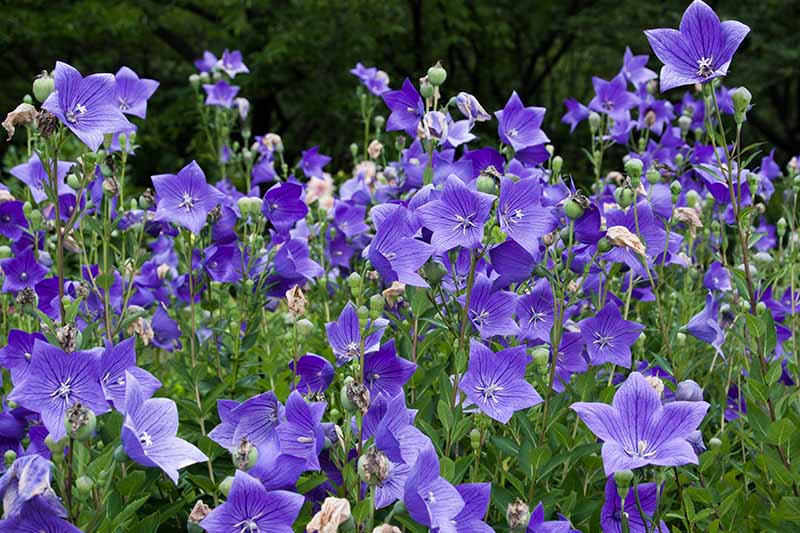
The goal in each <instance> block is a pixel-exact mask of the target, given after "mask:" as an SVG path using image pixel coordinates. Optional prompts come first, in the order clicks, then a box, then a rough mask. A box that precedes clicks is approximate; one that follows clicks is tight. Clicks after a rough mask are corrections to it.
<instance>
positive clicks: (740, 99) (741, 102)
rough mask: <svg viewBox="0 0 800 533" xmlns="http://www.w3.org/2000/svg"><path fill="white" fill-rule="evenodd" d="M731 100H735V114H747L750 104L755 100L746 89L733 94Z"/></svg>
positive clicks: (735, 91)
mask: <svg viewBox="0 0 800 533" xmlns="http://www.w3.org/2000/svg"><path fill="white" fill-rule="evenodd" d="M731 100H733V110H734V112H735V113H747V110H748V108H749V107H750V102H751V101H752V100H753V95H752V94H750V91H748V90H747V89H746V88H745V87H739V88H738V89H736V90H734V91H733V92H731Z"/></svg>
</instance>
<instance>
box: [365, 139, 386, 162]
mask: <svg viewBox="0 0 800 533" xmlns="http://www.w3.org/2000/svg"><path fill="white" fill-rule="evenodd" d="M381 152H383V145H382V144H381V143H380V142H379V141H378V140H377V139H372V142H370V143H369V146H368V147H367V154H368V155H369V157H370V159H378V158H379V157H380V156H381Z"/></svg>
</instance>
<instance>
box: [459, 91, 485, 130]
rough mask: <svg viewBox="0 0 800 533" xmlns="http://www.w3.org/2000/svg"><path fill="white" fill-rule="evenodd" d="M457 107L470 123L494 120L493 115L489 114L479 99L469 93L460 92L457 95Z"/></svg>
mask: <svg viewBox="0 0 800 533" xmlns="http://www.w3.org/2000/svg"><path fill="white" fill-rule="evenodd" d="M456 107H458V110H459V111H461V113H462V114H463V115H464V116H465V117H466V118H467V120H469V122H470V123H474V122H486V121H487V120H492V115H490V114H489V113H487V112H486V110H485V109H484V108H483V106H482V105H481V104H480V102H478V99H477V98H475V97H474V96H472V95H471V94H469V93H465V92H460V93H458V94H457V95H456Z"/></svg>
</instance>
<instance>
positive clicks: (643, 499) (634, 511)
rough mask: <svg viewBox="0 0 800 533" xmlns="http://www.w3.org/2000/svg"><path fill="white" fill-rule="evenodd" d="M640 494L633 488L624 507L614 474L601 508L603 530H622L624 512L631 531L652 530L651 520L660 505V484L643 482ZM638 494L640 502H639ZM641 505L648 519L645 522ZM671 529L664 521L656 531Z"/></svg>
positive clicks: (637, 532)
mask: <svg viewBox="0 0 800 533" xmlns="http://www.w3.org/2000/svg"><path fill="white" fill-rule="evenodd" d="M638 489H639V490H638V494H636V493H635V492H634V490H633V488H631V489H630V490H629V491H628V494H627V496H625V508H624V509H623V508H622V499H621V498H620V497H619V493H618V492H617V483H616V482H615V481H614V476H610V477H609V478H608V481H606V489H605V491H606V500H605V502H604V503H603V508H602V509H601V510H600V525H601V526H602V528H603V531H613V532H615V533H616V532H622V513H623V512H624V513H625V514H626V515H627V516H628V531H630V533H647V532H648V531H651V527H650V522H651V521H652V516H653V514H655V512H656V508H657V507H658V499H657V498H658V486H657V485H656V484H655V483H642V484H640V485H639V486H638ZM637 496H638V503H637ZM639 505H641V507H642V511H644V514H645V516H646V517H647V519H648V521H647V522H645V521H644V519H643V518H642V515H641V513H640V512H639ZM659 529H660V530H662V531H669V528H668V527H667V525H666V524H665V523H664V522H663V521H662V522H661V523H660V524H659V526H658V527H656V528H655V530H656V531H658V530H659Z"/></svg>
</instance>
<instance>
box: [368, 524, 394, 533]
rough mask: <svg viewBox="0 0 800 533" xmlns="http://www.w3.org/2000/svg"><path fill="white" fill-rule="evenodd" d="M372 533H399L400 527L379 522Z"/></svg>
mask: <svg viewBox="0 0 800 533" xmlns="http://www.w3.org/2000/svg"><path fill="white" fill-rule="evenodd" d="M372 533H401V531H400V528H399V527H397V526H390V525H389V524H381V525H379V526H378V527H376V528H375V529H373V530H372Z"/></svg>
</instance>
